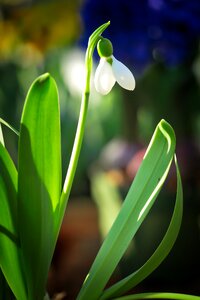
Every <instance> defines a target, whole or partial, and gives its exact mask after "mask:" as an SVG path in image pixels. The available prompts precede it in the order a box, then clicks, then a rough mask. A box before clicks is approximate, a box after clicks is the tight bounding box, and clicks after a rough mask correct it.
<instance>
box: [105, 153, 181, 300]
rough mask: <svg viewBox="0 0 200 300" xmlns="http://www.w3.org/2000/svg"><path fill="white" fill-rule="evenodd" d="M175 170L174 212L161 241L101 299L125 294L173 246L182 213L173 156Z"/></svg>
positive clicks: (151, 270) (161, 259) (148, 272)
mask: <svg viewBox="0 0 200 300" xmlns="http://www.w3.org/2000/svg"><path fill="white" fill-rule="evenodd" d="M175 164H176V171H177V193H176V203H175V207H174V212H173V215H172V219H171V222H170V225H169V227H168V230H167V232H166V234H165V236H164V238H163V240H162V241H161V243H160V245H159V246H158V248H157V249H156V251H155V252H154V253H153V255H152V256H151V257H150V258H149V259H148V261H147V262H146V263H145V264H144V265H143V266H142V267H141V268H140V269H138V270H137V271H135V272H134V273H132V274H131V275H129V276H127V277H126V278H124V279H123V280H121V281H119V282H117V283H116V284H114V285H113V286H112V287H110V288H109V289H107V290H106V291H105V292H104V293H103V295H102V297H101V298H100V299H101V300H105V299H111V298H113V297H119V296H120V295H123V294H125V293H126V292H127V291H129V290H130V289H132V288H133V287H135V286H136V285H137V284H138V283H140V282H141V281H142V280H144V279H145V278H146V277H147V276H148V275H149V274H151V273H152V272H153V271H154V270H155V269H156V268H157V267H158V266H159V265H160V263H161V262H162V261H163V260H164V259H165V258H166V256H167V255H168V254H169V252H170V250H171V248H172V247H173V245H174V243H175V241H176V238H177V236H178V233H179V230H180V226H181V220H182V214H183V191H182V183H181V176H180V173H179V168H178V164H177V161H176V158H175Z"/></svg>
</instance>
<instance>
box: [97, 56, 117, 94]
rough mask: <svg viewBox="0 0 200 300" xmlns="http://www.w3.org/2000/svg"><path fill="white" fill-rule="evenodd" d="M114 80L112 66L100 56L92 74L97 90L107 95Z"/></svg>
mask: <svg viewBox="0 0 200 300" xmlns="http://www.w3.org/2000/svg"><path fill="white" fill-rule="evenodd" d="M115 81H116V80H115V77H114V75H113V70H112V66H111V65H110V64H109V63H108V62H107V61H106V59H105V58H101V60H100V63H99V65H98V67H97V69H96V72H95V76H94V85H95V88H96V90H97V92H99V93H100V94H102V95H107V94H108V93H109V92H110V91H111V89H112V87H113V86H114V84H115Z"/></svg>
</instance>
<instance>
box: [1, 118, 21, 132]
mask: <svg viewBox="0 0 200 300" xmlns="http://www.w3.org/2000/svg"><path fill="white" fill-rule="evenodd" d="M0 124H3V125H5V126H6V127H8V128H9V129H10V130H11V131H13V132H14V133H15V134H16V135H18V136H19V132H18V131H17V130H16V129H15V128H14V127H13V126H11V125H10V124H9V123H8V122H6V121H5V120H3V119H2V118H0Z"/></svg>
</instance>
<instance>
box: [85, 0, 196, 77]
mask: <svg viewBox="0 0 200 300" xmlns="http://www.w3.org/2000/svg"><path fill="white" fill-rule="evenodd" d="M81 15H82V18H83V23H84V28H85V36H84V41H86V40H87V38H88V36H89V35H90V33H91V32H92V31H93V30H94V29H95V28H97V27H98V26H99V25H100V24H102V23H104V22H107V21H108V20H110V21H111V26H110V27H109V30H107V31H106V35H107V37H108V38H110V39H111V41H112V43H113V46H114V55H116V56H117V57H119V58H120V60H121V61H123V62H124V63H126V64H132V65H133V66H134V69H136V70H137V71H138V72H140V71H142V70H143V69H144V68H145V67H146V66H147V65H148V64H150V63H152V62H153V61H161V62H163V63H165V64H166V65H168V66H174V65H178V64H181V63H184V62H188V61H191V60H192V59H193V57H194V55H195V53H196V52H197V49H198V40H199V36H200V0H190V1H188V0H131V1H130V0H109V1H107V0H85V1H84V4H83V7H82V11H81Z"/></svg>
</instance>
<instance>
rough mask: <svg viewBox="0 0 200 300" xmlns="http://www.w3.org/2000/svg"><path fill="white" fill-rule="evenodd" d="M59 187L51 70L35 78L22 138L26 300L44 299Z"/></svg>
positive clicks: (21, 213)
mask: <svg viewBox="0 0 200 300" xmlns="http://www.w3.org/2000/svg"><path fill="white" fill-rule="evenodd" d="M60 191H61V145H60V112H59V102H58V92H57V86H56V83H55V81H54V80H53V78H52V77H51V76H50V75H49V74H44V75H42V76H40V77H39V78H37V79H36V80H35V82H34V83H33V84H32V86H31V88H30V90H29V92H28V95H27V98H26V102H25V105H24V109H23V113H22V118H21V126H20V138H19V178H18V193H19V230H20V241H21V247H22V255H23V263H24V272H25V276H26V279H27V285H28V300H35V299H37V300H40V299H43V297H44V294H45V283H46V279H47V275H48V269H49V266H50V262H51V258H52V255H53V250H54V247H55V239H56V237H57V232H56V230H55V228H57V219H56V213H57V211H58V210H59V199H60Z"/></svg>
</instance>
